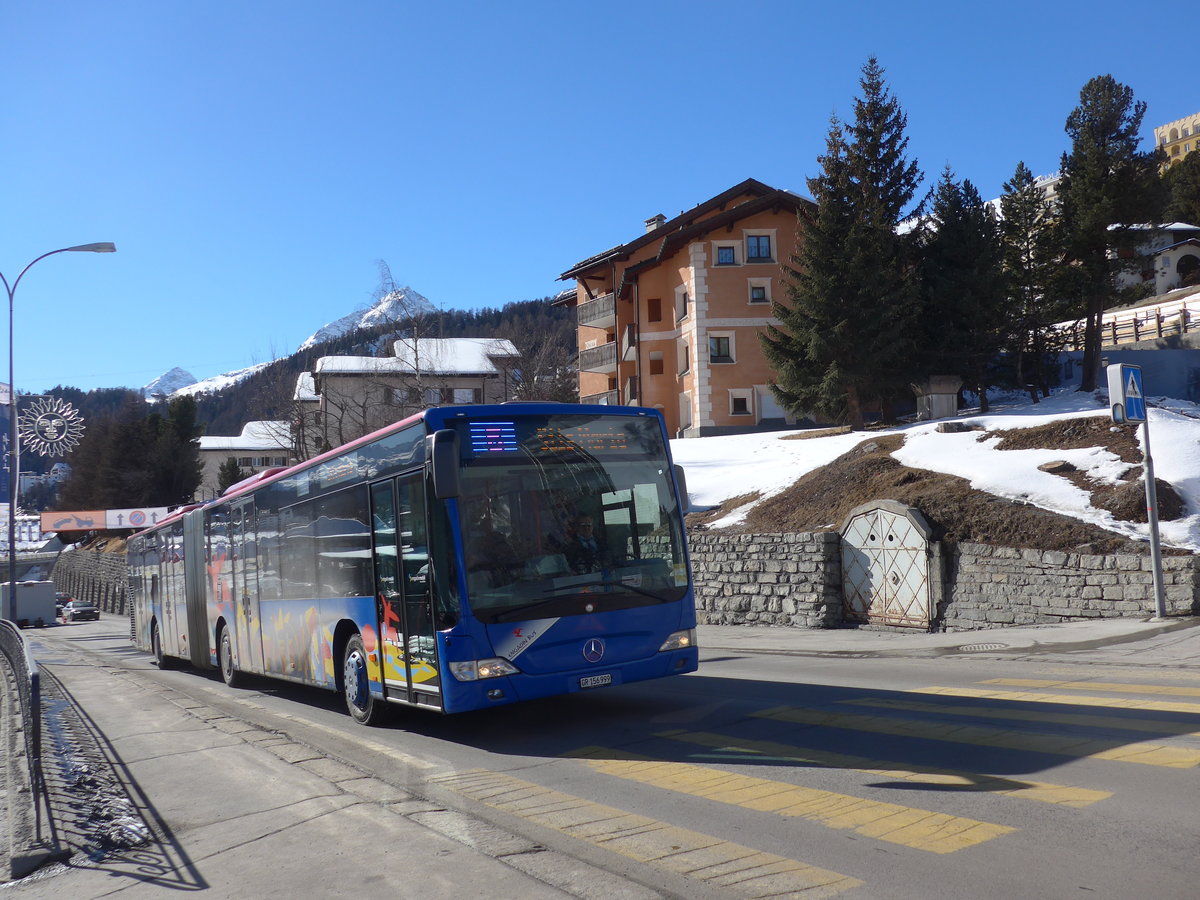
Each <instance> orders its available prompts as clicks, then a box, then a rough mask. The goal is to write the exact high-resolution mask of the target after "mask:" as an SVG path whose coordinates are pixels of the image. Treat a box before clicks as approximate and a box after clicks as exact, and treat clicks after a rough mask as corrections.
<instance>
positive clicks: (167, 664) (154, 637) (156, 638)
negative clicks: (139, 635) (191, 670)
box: [150, 622, 175, 669]
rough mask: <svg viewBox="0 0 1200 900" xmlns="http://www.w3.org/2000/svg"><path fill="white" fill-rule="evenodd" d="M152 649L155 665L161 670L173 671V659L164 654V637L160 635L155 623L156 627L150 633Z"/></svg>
mask: <svg viewBox="0 0 1200 900" xmlns="http://www.w3.org/2000/svg"><path fill="white" fill-rule="evenodd" d="M150 648H151V650H152V651H153V652H154V663H155V665H157V666H158V667H159V668H160V669H173V668H174V667H175V664H174V662H172V660H171V658H170V657H169V656H167V655H166V654H165V653H163V646H162V636H161V635H159V633H158V623H157V622H155V623H154V627H153V628H152V629H151V631H150Z"/></svg>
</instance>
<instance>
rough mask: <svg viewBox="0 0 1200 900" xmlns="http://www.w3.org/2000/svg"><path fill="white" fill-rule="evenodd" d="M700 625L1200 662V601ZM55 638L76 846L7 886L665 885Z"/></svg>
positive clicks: (506, 889) (51, 776)
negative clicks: (1195, 604) (903, 619)
mask: <svg viewBox="0 0 1200 900" xmlns="http://www.w3.org/2000/svg"><path fill="white" fill-rule="evenodd" d="M93 624H95V625H99V624H100V623H87V624H85V625H78V626H73V630H74V629H78V631H77V633H78V636H79V637H80V638H81V639H84V640H86V633H85V631H86V630H88V629H90V628H91V627H92V626H93ZM107 631H111V628H108V629H107ZM698 632H699V635H698V636H699V643H700V646H701V648H702V651H703V652H704V653H708V654H712V653H731V652H732V653H784V654H795V655H805V656H808V655H815V656H840V657H847V658H854V657H867V656H872V657H875V656H926V655H928V656H939V655H947V654H970V655H973V656H974V655H982V656H988V655H992V654H997V655H999V654H1003V655H1004V656H1006V657H1009V658H1011V657H1013V656H1017V657H1020V656H1022V655H1025V654H1035V653H1036V654H1039V655H1043V654H1046V655H1048V656H1049V657H1050V658H1054V657H1057V658H1063V657H1064V656H1070V657H1073V658H1076V659H1077V660H1079V661H1086V662H1096V663H1110V664H1114V665H1116V664H1120V665H1134V664H1136V665H1154V666H1196V667H1200V619H1197V618H1185V619H1173V620H1169V621H1166V622H1148V621H1138V620H1127V619H1112V620H1099V621H1089V622H1073V623H1069V624H1063V625H1052V626H1026V627H1014V628H1004V629H993V630H988V631H979V632H959V633H953V634H924V633H900V632H894V631H876V630H862V629H839V630H807V629H787V628H775V627H773V628H767V627H755V626H740V625H738V626H713V625H706V626H701V627H700V628H699V629H698ZM99 633H100V629H97V634H99ZM74 636H75V634H74V633H73V634H72V637H74ZM60 646H62V648H63V652H53V653H49V654H45V656H46V657H47V658H44V659H43V658H39V665H40V666H41V668H42V673H43V697H44V701H43V708H44V718H45V721H46V728H45V732H44V739H43V740H44V744H45V747H46V750H45V752H44V754H43V758H44V762H45V766H46V773H47V779H48V782H49V783H50V785H51V788H52V791H51V793H52V797H51V803H52V809H53V816H52V822H53V825H54V828H55V833H54V834H53V835H52V838H53V843H55V844H56V845H58V846H63V847H67V848H68V849H70V850H71V851H72V856H71V858H70V859H69V860H68V861H67V862H66V863H63V864H58V863H55V864H50V865H48V866H45V867H43V868H42V869H41V870H39V871H38V872H36V873H34V875H33V876H31V877H29V878H26V879H25V880H23V881H20V882H13V883H10V884H8V885H5V886H3V889H4V890H5V891H7V892H8V894H9V895H11V896H15V897H33V898H37V897H59V896H62V895H64V894H69V895H71V896H76V897H98V896H102V895H107V894H109V893H114V892H117V891H120V892H121V893H122V894H123V895H125V894H128V895H129V896H133V897H137V896H146V897H149V896H161V894H162V892H163V891H164V890H185V891H190V890H207V891H209V892H211V893H212V894H214V895H215V896H220V897H233V896H239V897H256V898H257V897H286V898H289V900H293V898H296V897H308V896H335V895H341V894H344V893H347V892H348V891H349V890H350V889H351V888H353V889H355V890H363V889H366V890H367V891H371V890H372V889H373V888H377V889H382V890H384V891H385V892H387V893H389V894H392V895H395V892H396V889H397V886H398V885H409V886H414V880H417V879H419V889H418V890H419V893H420V895H421V896H422V897H423V898H426V900H436V898H442V897H445V898H454V900H462V898H463V897H464V896H466V897H470V896H482V897H522V898H529V900H539V898H551V897H567V896H574V897H595V898H598V900H599V898H603V900H625V898H629V900H640V898H649V897H652V896H655V894H654V893H653V892H650V891H647V890H645V889H644V888H642V887H640V886H639V885H637V884H634V883H632V882H629V881H626V880H623V879H620V878H619V877H617V876H614V875H611V874H609V873H607V872H604V871H601V870H598V869H594V868H591V867H589V866H587V865H586V864H583V863H580V862H579V861H577V860H574V859H572V858H569V857H567V856H565V855H563V854H560V853H556V852H554V851H552V850H548V849H546V848H545V847H542V846H539V845H537V844H534V843H533V842H531V841H528V840H526V839H524V838H520V837H517V836H514V835H512V834H509V833H508V832H506V831H504V830H502V829H499V828H496V827H494V826H491V825H489V824H487V823H484V822H482V821H480V820H477V819H473V818H471V817H469V816H466V815H463V814H461V813H458V812H456V811H454V810H449V809H446V808H444V807H442V806H438V805H436V804H434V803H430V802H427V801H426V800H424V799H421V798H419V797H417V796H415V795H413V794H410V793H408V792H407V791H405V790H403V789H401V788H399V787H396V786H395V785H393V784H389V783H387V782H384V781H382V780H379V779H377V778H374V777H371V776H370V775H368V774H367V773H364V772H362V771H359V770H357V769H353V768H351V767H349V766H346V765H344V764H342V763H340V762H338V761H336V760H333V759H329V758H326V757H325V756H323V755H321V754H320V753H318V752H316V751H314V750H312V749H310V748H309V747H307V746H305V745H303V744H301V743H298V742H296V741H294V740H292V738H291V737H290V736H289V735H287V734H285V733H282V732H278V731H275V732H267V731H263V730H260V729H259V728H257V727H256V726H254V725H253V724H251V723H250V722H247V721H243V720H241V719H238V718H236V717H232V716H229V715H226V714H224V713H222V712H220V711H219V710H217V709H215V708H212V707H208V706H205V705H204V704H203V703H202V702H201V701H198V700H195V699H193V698H191V697H189V696H186V695H184V694H182V693H179V692H176V691H174V690H172V689H170V688H164V687H163V686H162V685H161V683H160V682H158V681H156V679H155V678H154V677H153V675H152V673H149V672H139V671H137V670H136V669H129V668H123V667H120V666H113V665H107V666H106V665H97V664H96V663H95V659H94V658H93V657H92V656H91V655H90V654H89V655H88V656H87V657H86V658H82V659H77V658H74V657H72V656H71V655H70V653H68V652H66V651H67V649H68V647H69V645H65V644H64V645H60ZM79 646H86V644H84V643H83V640H81V642H80V645H79ZM118 760H119V762H118ZM180 773H186V774H183V775H181V774H180ZM0 812H2V807H0ZM381 848H394V849H395V850H397V851H398V852H394V853H382V852H381ZM318 849H319V850H320V852H314V851H316V850H318ZM406 860H415V861H432V860H436V865H434V866H429V865H422V864H421V863H420V862H413V863H406V862H405V861H406Z"/></svg>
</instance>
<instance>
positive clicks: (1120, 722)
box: [841, 688, 1200, 737]
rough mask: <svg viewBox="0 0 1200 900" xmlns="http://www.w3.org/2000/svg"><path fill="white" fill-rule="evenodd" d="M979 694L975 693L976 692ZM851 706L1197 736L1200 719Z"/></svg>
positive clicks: (899, 704)
mask: <svg viewBox="0 0 1200 900" xmlns="http://www.w3.org/2000/svg"><path fill="white" fill-rule="evenodd" d="M911 692H913V694H937V695H938V696H943V697H946V696H959V697H967V696H971V695H966V694H960V692H958V691H956V690H955V689H952V688H948V689H946V690H929V691H911ZM982 692H983V691H980V694H982ZM976 696H978V695H976ZM994 698H996V700H1006V701H1007V700H1012V697H1010V696H1008V695H1003V694H1000V695H994ZM841 702H844V703H847V704H850V706H862V707H882V708H886V709H905V710H908V712H913V713H946V714H952V715H970V716H972V718H976V719H1010V720H1015V721H1027V722H1055V724H1062V725H1078V726H1082V727H1092V728H1117V730H1124V731H1150V732H1153V733H1156V734H1188V736H1195V737H1200V733H1198V732H1196V726H1198V725H1200V722H1196V724H1192V725H1189V724H1187V722H1165V721H1157V720H1154V719H1122V718H1121V716H1116V715H1084V714H1080V713H1048V712H1040V710H1036V709H995V708H992V707H967V706H940V704H937V703H919V702H916V701H905V700H866V698H863V700H845V701H841ZM1052 702H1056V703H1066V704H1073V703H1074V697H1069V696H1067V695H1060V696H1058V698H1057V700H1055V701H1052ZM1124 708H1126V709H1140V708H1141V707H1139V706H1132V707H1124Z"/></svg>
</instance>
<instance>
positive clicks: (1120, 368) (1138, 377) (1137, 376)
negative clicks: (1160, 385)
mask: <svg viewBox="0 0 1200 900" xmlns="http://www.w3.org/2000/svg"><path fill="white" fill-rule="evenodd" d="M1107 372H1108V402H1109V405H1110V407H1111V408H1112V418H1113V421H1114V422H1117V423H1118V424H1119V423H1121V422H1145V421H1146V395H1145V392H1144V391H1143V390H1142V367H1141V366H1125V365H1121V364H1115V365H1111V366H1109V367H1108V369H1107Z"/></svg>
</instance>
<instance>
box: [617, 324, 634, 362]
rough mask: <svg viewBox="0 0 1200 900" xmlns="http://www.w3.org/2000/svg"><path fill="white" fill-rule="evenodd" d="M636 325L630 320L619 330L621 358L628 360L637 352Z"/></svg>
mask: <svg viewBox="0 0 1200 900" xmlns="http://www.w3.org/2000/svg"><path fill="white" fill-rule="evenodd" d="M637 343H638V327H637V325H634V324H633V323H632V322H631V323H630V324H628V325H626V326H625V330H624V331H622V332H621V359H622V360H623V361H625V362H629V361H630V360H631V359H633V358H634V356H635V355H636V352H637Z"/></svg>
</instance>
